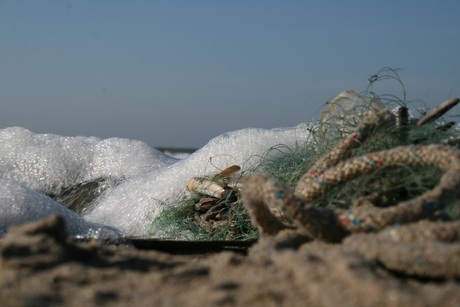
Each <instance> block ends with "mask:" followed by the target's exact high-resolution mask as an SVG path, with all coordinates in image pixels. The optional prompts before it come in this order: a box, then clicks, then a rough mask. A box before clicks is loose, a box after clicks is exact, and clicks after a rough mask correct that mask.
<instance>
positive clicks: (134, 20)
mask: <svg viewBox="0 0 460 307" xmlns="http://www.w3.org/2000/svg"><path fill="white" fill-rule="evenodd" d="M459 16H460V1H458V0H451V1H449V0H440V1H434V0H433V1H423V0H416V1H415V0H414V1H404V0H397V1H391V0H386V1H377V0H376V1H369V0H366V1H352V0H350V1H324V0H321V1H307V0H305V1H288V0H287V1H282V0H278V1H271V0H260V1H256V0H227V1H219V0H209V1H204V0H203V1H200V0H187V1H176V0H170V1H155V0H150V1H148V0H145V1H117V0H106V1H102V0H100V1H96V0H91V1H89V0H79V1H47V0H42V1H33V0H30V1H22V0H11V1H9V0H0V102H1V107H2V108H1V112H0V128H4V127H9V126H23V127H26V128H28V129H30V130H32V131H34V132H39V133H45V132H46V133H54V134H60V135H67V136H76V135H84V136H98V137H101V138H106V137H125V138H130V139H139V140H142V141H144V142H146V143H147V144H149V145H151V146H175V147H200V146H202V145H204V144H206V143H207V142H208V141H209V140H210V139H211V138H213V137H215V136H217V135H219V134H221V133H223V132H226V131H232V130H236V129H241V128H246V127H261V128H274V127H286V126H294V125H297V124H299V123H301V122H305V121H312V120H314V119H316V118H317V117H318V110H319V108H320V106H321V105H322V104H323V103H324V102H325V101H327V100H328V99H330V98H332V97H333V96H335V95H336V94H338V93H339V92H341V91H343V90H346V89H355V90H357V91H362V90H364V89H365V88H366V86H367V85H368V81H367V79H368V78H369V77H370V76H371V75H373V74H374V73H375V72H377V71H378V70H379V69H380V68H382V67H385V66H389V67H392V68H401V69H403V70H402V71H400V73H399V74H400V77H401V78H402V80H403V82H404V84H405V87H406V91H407V95H408V98H409V99H421V100H424V101H426V102H427V103H428V105H430V106H435V105H436V104H438V103H440V102H442V101H443V100H445V99H447V98H450V97H452V96H460V20H459ZM382 90H385V88H382ZM382 94H384V92H382ZM392 94H399V92H398V91H397V90H395V92H392Z"/></svg>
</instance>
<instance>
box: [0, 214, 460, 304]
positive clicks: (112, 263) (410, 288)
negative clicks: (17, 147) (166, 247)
mask: <svg viewBox="0 0 460 307" xmlns="http://www.w3.org/2000/svg"><path fill="white" fill-rule="evenodd" d="M0 255H1V260H0V261H1V262H0V264H1V265H0V270H1V273H0V299H1V302H2V306H128V305H131V306H458V303H459V302H460V284H459V281H458V276H457V277H453V278H427V277H425V278H423V277H420V276H404V275H402V274H398V273H397V272H395V271H392V270H389V269H388V268H386V267H385V265H384V264H382V263H380V262H379V261H377V260H376V259H374V260H373V259H370V258H369V257H365V256H364V255H361V254H360V253H359V252H357V251H355V250H353V249H352V248H350V247H349V246H347V244H326V243H321V242H303V241H301V240H296V238H293V237H292V236H291V237H289V239H287V237H286V238H284V237H283V235H281V236H279V237H277V238H274V239H263V240H260V241H259V242H258V243H256V244H255V245H254V246H253V247H252V248H251V249H250V250H249V251H248V252H246V253H242V252H238V251H235V252H234V251H221V252H218V253H209V252H208V253H193V254H187V253H186V251H184V254H182V255H179V254H170V253H166V252H159V251H154V250H139V249H136V248H134V247H133V246H126V245H118V246H114V245H105V244H101V243H100V242H74V241H73V240H71V239H69V238H68V237H67V236H66V235H65V225H64V222H63V220H62V219H61V218H59V217H58V216H53V217H50V218H48V219H45V220H42V221H39V222H34V223H32V224H26V225H21V226H15V227H12V228H11V229H10V231H9V233H8V234H7V235H6V236H4V237H3V238H2V239H1V241H0ZM452 257H454V260H455V258H458V257H459V255H458V254H457V255H452ZM457 262H458V261H457Z"/></svg>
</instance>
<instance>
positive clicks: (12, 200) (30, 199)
mask: <svg viewBox="0 0 460 307" xmlns="http://www.w3.org/2000/svg"><path fill="white" fill-rule="evenodd" d="M52 214H59V215H61V216H62V217H63V218H64V220H65V222H66V226H67V230H68V233H69V234H70V235H74V236H76V235H79V236H85V235H88V236H92V237H93V236H94V235H96V237H100V238H104V239H106V238H108V237H109V238H112V239H116V238H117V237H118V236H119V233H118V232H117V231H115V230H113V229H110V228H107V227H104V226H102V225H99V224H96V223H91V222H88V221H86V220H85V219H83V218H82V217H80V216H78V215H76V214H75V213H74V212H73V211H71V210H69V209H67V208H65V207H63V206H62V205H61V204H59V203H57V202H55V201H54V200H52V199H51V198H49V197H47V196H46V195H44V194H41V193H39V192H37V191H34V190H32V189H30V188H28V187H27V186H25V185H24V184H21V183H19V182H17V181H14V180H9V179H0V233H5V232H6V231H7V230H8V228H9V227H10V226H12V225H17V224H24V223H27V222H32V221H36V220H39V219H41V218H45V217H48V216H50V215H52Z"/></svg>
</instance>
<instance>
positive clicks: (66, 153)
mask: <svg viewBox="0 0 460 307" xmlns="http://www.w3.org/2000/svg"><path fill="white" fill-rule="evenodd" d="M0 143H1V145H2V146H1V147H0V165H1V167H0V178H4V179H14V180H17V181H19V182H22V183H24V184H25V185H27V186H28V187H30V188H32V189H34V190H38V191H43V192H45V193H56V192H59V190H60V189H62V188H65V187H68V186H71V185H74V184H76V183H79V182H82V181H86V180H92V179H95V178H97V177H106V176H111V177H126V178H130V177H133V176H136V175H139V174H141V173H145V172H151V171H153V170H155V169H159V168H162V167H164V166H166V165H169V164H171V163H174V162H176V161H177V159H174V158H172V157H170V156H167V155H165V154H163V153H161V152H159V151H158V150H156V149H154V148H151V147H149V146H147V145H146V144H145V143H143V142H141V141H135V140H128V139H120V138H111V139H105V140H101V139H99V138H96V137H81V136H77V137H62V136H58V135H54V134H35V133H32V132H30V131H29V130H27V129H25V128H21V127H10V128H6V129H1V130H0Z"/></svg>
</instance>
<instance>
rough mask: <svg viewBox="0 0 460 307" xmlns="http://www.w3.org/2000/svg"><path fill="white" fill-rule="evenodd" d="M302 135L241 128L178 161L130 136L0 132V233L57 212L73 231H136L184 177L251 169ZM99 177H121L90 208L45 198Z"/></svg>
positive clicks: (174, 195)
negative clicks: (78, 212) (83, 211)
mask: <svg viewBox="0 0 460 307" xmlns="http://www.w3.org/2000/svg"><path fill="white" fill-rule="evenodd" d="M308 135H309V133H308V130H307V125H304V124H302V125H299V126H296V127H292V128H277V129H271V130H266V129H255V128H247V129H242V130H237V131H233V132H229V133H224V134H222V135H220V136H218V137H216V138H214V139H212V140H211V141H210V142H209V143H208V144H207V145H206V146H204V147H203V148H201V149H200V150H198V151H196V152H195V153H193V154H191V155H186V156H184V157H183V158H182V159H178V158H174V157H171V156H170V155H166V154H164V153H162V152H160V151H158V150H156V149H154V148H152V147H150V146H148V145H147V144H145V143H143V142H141V141H137V140H129V139H121V138H110V139H99V138H96V137H82V136H76V137H64V136H58V135H54V134H36V133H33V132H31V131H29V130H27V129H25V128H20V127H10V128H6V129H1V130H0V142H1V144H2V146H1V147H0V166H1V167H0V192H1V193H2V196H1V197H0V232H4V231H6V229H7V228H8V227H9V226H11V225H13V224H17V223H24V222H27V221H32V220H36V219H39V218H43V217H45V216H48V215H50V214H53V213H58V214H61V215H63V216H64V218H65V219H66V222H67V224H68V227H69V228H70V230H71V233H72V234H74V235H78V234H80V235H85V234H87V233H88V231H93V230H94V229H96V228H98V227H99V228H100V227H101V225H105V226H108V227H115V228H117V229H119V230H120V231H121V232H122V233H123V234H125V235H127V236H143V235H146V233H147V230H148V227H149V225H150V223H151V222H152V220H153V219H154V218H155V217H156V216H157V215H158V214H159V213H160V212H161V210H162V209H163V208H164V206H167V205H168V204H170V203H171V202H174V201H176V200H178V199H180V198H183V197H185V195H186V191H185V184H186V182H187V181H188V180H189V179H190V178H192V177H196V176H205V175H209V174H214V173H217V172H219V171H220V170H222V169H224V168H226V167H228V166H229V165H232V164H238V165H240V166H241V167H242V169H243V171H244V170H248V169H251V168H252V167H254V166H255V165H257V163H259V162H260V159H261V156H263V155H265V154H266V153H267V150H269V149H270V148H271V147H273V146H276V145H280V144H282V145H286V146H288V147H294V146H295V145H296V143H298V142H304V141H306V140H307V139H308ZM276 152H277V151H273V153H276ZM104 177H110V178H118V179H120V180H122V182H121V184H119V185H117V186H115V187H112V188H111V189H109V190H108V191H106V192H105V194H104V195H103V196H102V197H101V198H100V199H97V200H96V202H95V204H94V209H93V210H92V211H91V212H88V213H86V215H85V216H83V217H80V216H78V215H76V214H75V213H74V212H72V211H70V210H68V209H67V208H65V207H63V206H62V205H60V204H59V203H57V202H55V201H54V200H52V199H51V198H49V197H48V196H46V195H45V194H57V193H59V192H60V191H62V190H63V189H65V188H67V187H71V186H73V185H75V184H78V183H81V182H85V181H91V180H95V179H98V178H104Z"/></svg>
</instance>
